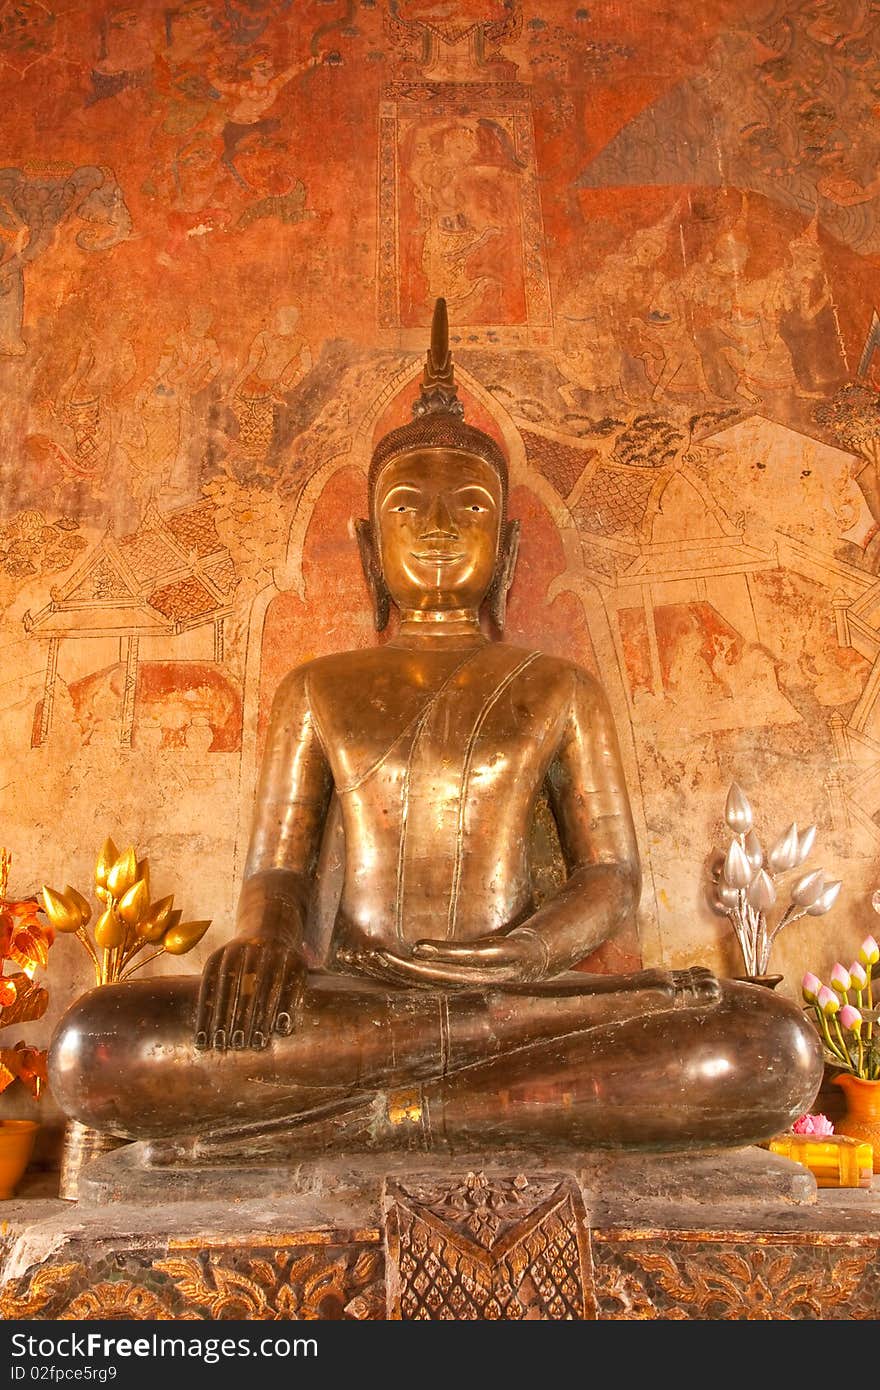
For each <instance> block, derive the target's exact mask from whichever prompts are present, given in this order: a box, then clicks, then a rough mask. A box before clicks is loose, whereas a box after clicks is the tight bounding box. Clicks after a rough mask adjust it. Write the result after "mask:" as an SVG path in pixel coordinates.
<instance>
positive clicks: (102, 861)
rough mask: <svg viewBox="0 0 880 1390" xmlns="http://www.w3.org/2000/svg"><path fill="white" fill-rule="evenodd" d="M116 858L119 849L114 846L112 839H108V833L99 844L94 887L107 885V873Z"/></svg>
mask: <svg viewBox="0 0 880 1390" xmlns="http://www.w3.org/2000/svg"><path fill="white" fill-rule="evenodd" d="M118 858H119V850H118V849H117V848H116V846H115V845H114V843H113V841H112V840H111V839H110V837H109V835H108V837H107V839H106V840H105V841H104V843H103V845H102V846H101V852H100V854H99V855H98V862H97V863H96V865H95V887H96V888H106V887H107V875H108V874H109V872H110V870H111V869H112V867H113V865H114V864H115V863H116V861H117V859H118Z"/></svg>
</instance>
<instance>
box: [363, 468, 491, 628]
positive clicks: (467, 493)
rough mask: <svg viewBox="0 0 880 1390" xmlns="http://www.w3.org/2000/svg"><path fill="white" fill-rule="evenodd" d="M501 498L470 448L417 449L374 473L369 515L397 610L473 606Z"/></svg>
mask: <svg viewBox="0 0 880 1390" xmlns="http://www.w3.org/2000/svg"><path fill="white" fill-rule="evenodd" d="M502 504H503V496H502V490H501V480H500V479H499V477H498V474H497V473H496V472H495V469H494V468H492V467H491V466H490V465H489V464H488V463H484V462H483V460H482V459H479V458H474V457H473V456H471V455H470V454H463V453H457V452H455V451H454V450H451V449H450V450H446V449H423V450H422V449H420V450H416V451H415V452H413V453H411V454H405V455H402V456H401V457H400V458H397V459H394V460H392V462H391V463H389V464H388V465H387V467H386V468H384V469H383V471H382V472H381V473H380V474H379V478H378V480H377V486H376V491H375V495H374V499H373V521H374V525H375V529H376V536H377V539H378V547H379V559H380V562H381V565H382V572H383V574H384V577H385V584H386V586H387V588H388V592H389V593H390V595H391V598H392V600H393V601H394V603H395V604H396V605H397V607H398V608H399V609H401V610H410V611H411V610H414V609H420V610H422V611H427V610H438V611H442V610H451V609H462V608H468V609H476V608H479V606H480V603H481V602H482V600H483V598H484V597H485V595H486V592H487V590H488V588H489V586H490V584H491V583H492V578H493V575H494V573H495V566H496V562H497V558H498V540H499V535H500V530H501V515H502Z"/></svg>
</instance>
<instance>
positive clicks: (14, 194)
mask: <svg viewBox="0 0 880 1390" xmlns="http://www.w3.org/2000/svg"><path fill="white" fill-rule="evenodd" d="M72 218H76V219H78V221H80V222H82V223H83V224H84V225H83V226H81V227H80V228H79V230H78V231H77V234H76V238H75V240H76V244H77V246H78V247H79V248H80V250H82V251H108V250H110V249H111V248H112V247H114V246H116V245H117V244H118V243H119V242H120V241H125V240H127V238H128V237H129V236H130V235H131V214H130V213H129V211H128V208H127V206H126V203H125V199H124V198H123V196H122V190H121V189H120V187H119V185H118V183H117V182H116V178H115V177H114V175H113V173H112V172H111V171H110V170H109V169H99V168H96V167H90V166H86V167H83V168H80V169H73V168H71V169H70V171H69V173H68V174H67V175H66V176H62V177H58V176H51V177H50V176H46V175H41V174H34V175H31V174H29V173H28V172H27V171H23V170H21V169H11V168H10V169H0V356H2V355H4V354H6V355H11V356H21V355H22V354H23V352H25V351H26V344H25V342H24V339H23V337H22V328H23V322H24V293H25V279H24V275H25V270H26V269H27V268H28V267H30V266H32V265H33V264H34V263H35V262H36V261H37V260H39V258H40V257H41V256H42V255H44V254H45V252H47V251H49V250H50V249H51V247H52V246H53V245H54V243H55V239H56V235H57V233H58V230H59V228H60V227H61V226H62V225H63V224H64V223H66V222H68V221H69V220H71V219H72Z"/></svg>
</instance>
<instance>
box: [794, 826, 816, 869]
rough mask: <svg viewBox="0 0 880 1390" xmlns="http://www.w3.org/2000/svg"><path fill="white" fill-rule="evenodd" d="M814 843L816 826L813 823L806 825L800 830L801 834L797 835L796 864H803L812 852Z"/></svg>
mask: <svg viewBox="0 0 880 1390" xmlns="http://www.w3.org/2000/svg"><path fill="white" fill-rule="evenodd" d="M815 843H816V827H815V825H808V826H807V828H806V830H804V831H802V832H801V834H800V835H799V836H798V855H797V862H798V864H803V863H804V862H805V860H807V859H809V857H810V855H811V854H812V852H813V845H814V844H815Z"/></svg>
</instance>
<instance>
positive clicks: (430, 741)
mask: <svg viewBox="0 0 880 1390" xmlns="http://www.w3.org/2000/svg"><path fill="white" fill-rule="evenodd" d="M534 664H535V659H534V658H532V659H530V658H529V654H519V657H518V659H516V658H514V657H511V658H509V659H508V660H507V661H506V662H503V661H500V660H496V661H495V662H493V663H491V664H489V663H487V662H483V663H479V664H477V663H475V664H474V667H472V668H470V669H468V668H467V667H466V666H463V667H460V668H459V669H456V668H455V667H453V669H452V670H451V671H443V670H442V669H440V670H438V669H437V667H436V666H435V667H434V668H433V669H432V668H431V667H428V668H427V669H421V670H418V669H416V670H413V669H412V668H411V667H406V668H404V669H401V668H399V667H398V668H395V667H394V666H392V667H391V668H390V669H388V670H380V671H379V672H377V673H375V674H374V675H373V676H372V678H371V679H370V678H367V679H363V678H362V679H361V680H360V681H357V682H354V681H353V682H352V683H351V686H350V688H349V698H348V700H347V701H346V702H345V703H344V704H343V703H341V702H340V703H339V704H338V705H336V706H335V707H334V708H332V709H330V708H328V707H327V703H326V701H322V700H321V698H320V692H319V695H318V699H317V701H316V715H317V718H318V720H319V721H320V727H321V731H322V734H323V737H324V743H325V747H326V749H327V753H328V758H329V761H330V765H331V771H332V774H333V781H334V785H335V788H336V791H337V794H338V795H340V797H346V796H356V797H357V799H358V801H359V802H361V803H371V804H372V805H373V806H374V808H375V811H376V813H377V814H379V815H381V814H383V812H384V811H386V810H388V811H390V809H391V807H392V806H393V804H394V803H396V802H398V801H399V799H400V797H401V796H406V795H415V794H418V795H419V796H420V797H424V798H427V799H429V800H433V801H434V803H435V805H436V806H437V808H438V810H439V808H440V807H441V805H449V803H450V802H452V801H455V800H457V799H459V798H460V797H461V795H462V794H463V793H464V792H466V793H467V795H468V797H469V799H470V800H471V801H472V802H477V801H480V800H482V799H484V798H489V799H492V800H494V799H496V798H497V797H499V796H512V795H517V794H524V795H525V796H526V797H528V798H529V799H531V795H532V794H533V783H534V782H535V781H536V780H538V781H540V780H541V779H542V778H543V776H544V773H545V772H546V767H547V765H548V763H549V761H550V759H551V758H552V755H553V751H554V749H555V745H556V742H557V741H558V734H559V728H560V724H561V720H562V717H563V715H564V709H563V706H564V697H565V692H564V691H561V690H555V689H554V688H553V686H552V683H550V684H547V683H542V682H540V681H536V680H535V679H534V671H533V670H532V668H533V666H534ZM487 666H488V669H487ZM530 677H531V678H530Z"/></svg>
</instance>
